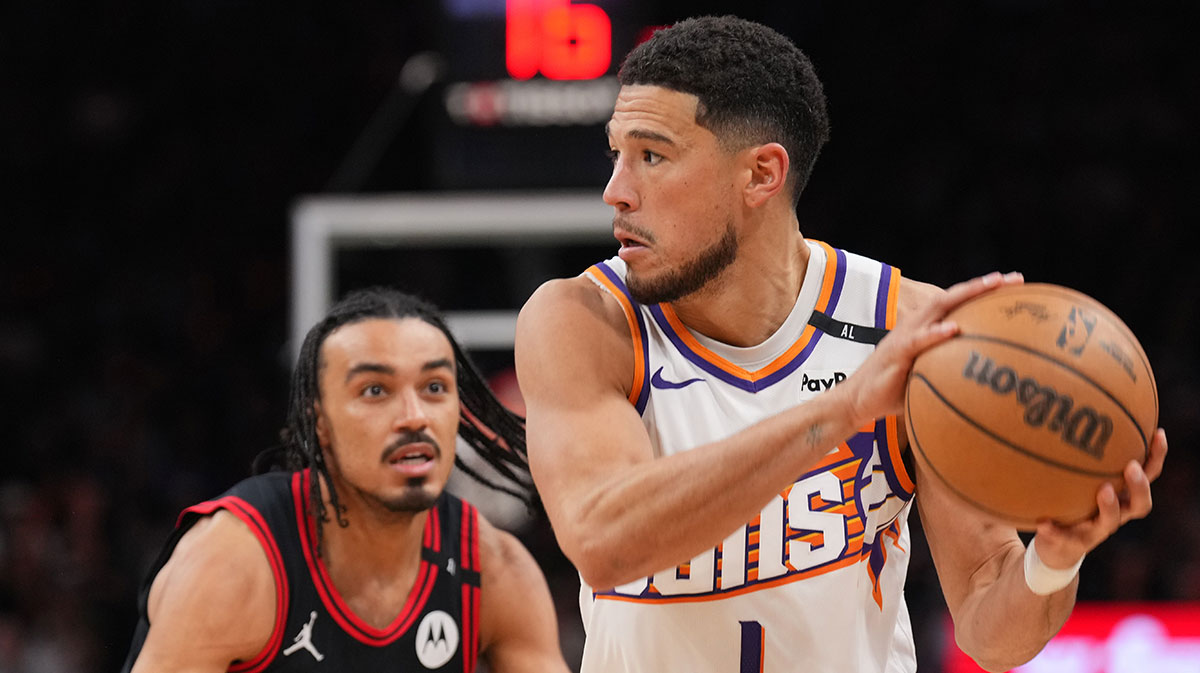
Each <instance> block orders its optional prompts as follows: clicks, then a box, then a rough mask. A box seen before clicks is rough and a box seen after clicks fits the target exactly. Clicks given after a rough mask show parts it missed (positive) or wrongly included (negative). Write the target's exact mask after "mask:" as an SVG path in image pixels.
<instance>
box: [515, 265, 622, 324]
mask: <svg viewBox="0 0 1200 673" xmlns="http://www.w3.org/2000/svg"><path fill="white" fill-rule="evenodd" d="M580 317H586V318H590V319H593V320H598V321H600V322H603V323H608V324H611V325H614V326H622V327H623V326H624V325H625V313H624V310H623V309H622V307H621V305H620V304H619V303H618V302H617V300H616V298H615V297H613V295H612V294H610V293H609V292H608V291H607V290H605V289H603V288H601V287H600V286H599V285H598V284H596V283H595V282H594V281H592V280H591V279H590V278H588V276H587V275H585V274H580V275H578V276H575V277H574V278H556V279H554V280H550V281H547V282H545V283H543V284H542V285H541V287H539V288H538V289H537V290H536V291H534V293H533V295H531V296H530V297H529V300H528V301H526V302H525V306H524V307H522V308H521V313H520V317H519V319H518V325H517V326H518V330H520V329H521V327H522V323H524V324H525V325H526V326H527V327H531V328H535V329H536V328H537V327H538V326H543V325H546V324H555V323H558V322H564V321H567V320H571V319H578V318H580Z"/></svg>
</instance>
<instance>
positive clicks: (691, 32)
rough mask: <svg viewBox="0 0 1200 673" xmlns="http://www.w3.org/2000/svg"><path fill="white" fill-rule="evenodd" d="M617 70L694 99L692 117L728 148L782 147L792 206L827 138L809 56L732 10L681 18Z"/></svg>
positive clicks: (622, 76) (631, 80)
mask: <svg viewBox="0 0 1200 673" xmlns="http://www.w3.org/2000/svg"><path fill="white" fill-rule="evenodd" d="M617 76H618V79H619V80H620V83H621V84H622V85H635V84H648V85H653V86H661V87H665V88H668V89H672V90H675V91H680V92H683V93H689V94H692V95H694V96H696V97H697V98H699V99H700V103H699V107H698V109H697V112H696V123H697V124H699V125H701V126H703V127H704V128H707V129H708V130H710V131H712V132H713V134H714V135H716V136H717V138H718V140H719V141H720V142H721V143H722V147H723V148H725V149H726V150H727V151H736V150H740V149H744V148H746V147H750V146H752V145H758V144H763V143H769V142H777V143H779V144H781V145H783V147H784V149H786V150H787V153H788V157H789V159H790V163H791V168H792V170H791V173H792V174H791V175H790V176H789V178H788V179H789V180H794V183H793V184H792V202H793V205H794V204H795V203H796V201H798V200H799V198H800V193H801V192H803V191H804V187H805V185H807V184H808V178H809V176H810V175H811V174H812V169H813V165H814V164H815V163H816V161H817V155H818V154H820V152H821V147H822V146H823V145H824V144H825V142H826V141H828V140H829V116H828V114H827V113H826V111H825V92H824V90H823V88H822V86H821V81H820V80H819V79H817V73H816V70H815V68H813V64H812V61H810V60H809V58H808V57H807V56H805V54H804V52H802V51H800V49H799V48H798V47H797V46H796V45H795V44H793V43H792V41H791V40H789V39H788V38H786V37H784V36H783V35H780V34H779V33H778V32H776V31H774V30H772V29H770V28H768V27H766V26H764V25H762V24H758V23H754V22H752V21H747V20H745V19H741V18H738V17H735V16H719V17H714V16H705V17H699V18H691V19H686V20H684V21H680V22H679V23H676V24H675V25H673V26H670V27H669V28H664V29H662V30H659V31H657V32H655V33H654V35H653V36H651V37H650V39H649V40H647V41H645V42H643V43H642V44H640V45H638V46H637V47H635V48H634V49H633V50H632V51H631V52H629V55H628V56H626V57H625V61H624V62H623V63H622V64H621V68H620V70H619V72H618V75H617Z"/></svg>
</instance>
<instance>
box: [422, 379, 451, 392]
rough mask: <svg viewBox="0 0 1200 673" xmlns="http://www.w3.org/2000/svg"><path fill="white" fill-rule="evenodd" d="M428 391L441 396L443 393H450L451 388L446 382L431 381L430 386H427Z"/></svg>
mask: <svg viewBox="0 0 1200 673" xmlns="http://www.w3.org/2000/svg"><path fill="white" fill-rule="evenodd" d="M426 390H428V391H429V392H431V393H433V394H435V395H441V394H443V393H446V392H449V391H450V386H448V385H446V382H445V381H430V382H429V385H428V386H426Z"/></svg>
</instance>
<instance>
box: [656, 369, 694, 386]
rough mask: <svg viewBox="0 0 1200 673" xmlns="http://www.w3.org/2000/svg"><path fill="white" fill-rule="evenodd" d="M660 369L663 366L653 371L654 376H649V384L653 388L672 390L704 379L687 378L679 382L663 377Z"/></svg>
mask: <svg viewBox="0 0 1200 673" xmlns="http://www.w3.org/2000/svg"><path fill="white" fill-rule="evenodd" d="M662 370H663V368H662V367H659V368H658V371H656V372H654V376H651V377H650V385H652V386H654V387H655V388H659V389H661V390H672V389H674V388H686V387H687V386H690V385H692V384H693V383H699V382H701V381H703V380H704V379H688V380H686V381H681V382H679V383H676V382H675V381H668V380H666V379H664V378H663V377H662Z"/></svg>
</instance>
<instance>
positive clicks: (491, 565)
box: [479, 514, 545, 591]
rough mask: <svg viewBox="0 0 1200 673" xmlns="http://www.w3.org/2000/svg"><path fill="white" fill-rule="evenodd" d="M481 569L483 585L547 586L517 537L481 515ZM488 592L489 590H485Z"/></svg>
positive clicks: (531, 556)
mask: <svg viewBox="0 0 1200 673" xmlns="http://www.w3.org/2000/svg"><path fill="white" fill-rule="evenodd" d="M479 569H480V576H481V578H482V581H483V582H484V583H485V584H486V583H488V579H489V578H490V579H492V580H493V581H499V580H500V578H503V579H504V581H506V582H513V583H516V584H522V583H526V582H535V583H536V582H540V583H542V584H544V583H545V577H544V576H543V575H542V572H541V569H540V568H539V567H538V565H537V562H536V561H534V560H533V555H532V554H530V553H529V550H528V549H526V548H525V545H523V544H521V541H520V540H518V539H517V537H516V536H515V535H513V534H512V533H509V532H508V531H506V530H502V529H500V528H497V527H496V526H494V525H492V524H491V522H489V521H488V520H487V518H485V517H484V516H483V514H480V515H479ZM485 591H486V587H485Z"/></svg>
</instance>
